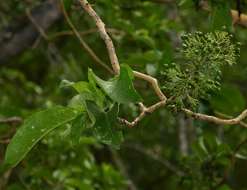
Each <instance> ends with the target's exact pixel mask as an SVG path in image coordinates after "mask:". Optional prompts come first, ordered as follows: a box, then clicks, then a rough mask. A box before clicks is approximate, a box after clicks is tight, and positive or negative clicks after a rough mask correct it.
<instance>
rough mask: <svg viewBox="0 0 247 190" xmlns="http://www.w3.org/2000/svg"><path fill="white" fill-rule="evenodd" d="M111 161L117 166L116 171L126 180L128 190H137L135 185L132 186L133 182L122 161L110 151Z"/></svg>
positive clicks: (116, 154) (113, 151)
mask: <svg viewBox="0 0 247 190" xmlns="http://www.w3.org/2000/svg"><path fill="white" fill-rule="evenodd" d="M110 152H111V155H112V158H113V161H114V162H115V164H116V165H117V167H118V169H119V170H120V172H121V173H122V175H123V176H124V177H125V178H126V179H127V180H128V187H129V190H137V187H136V185H135V184H134V182H133V181H132V180H131V178H130V176H129V174H128V172H127V170H126V168H125V166H124V163H123V161H122V160H121V158H120V157H119V155H118V153H117V152H116V151H115V150H113V149H110Z"/></svg>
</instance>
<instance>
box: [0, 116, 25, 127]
mask: <svg viewBox="0 0 247 190" xmlns="http://www.w3.org/2000/svg"><path fill="white" fill-rule="evenodd" d="M22 122H23V120H22V118H20V117H9V118H0V124H9V125H17V124H21V123H22Z"/></svg>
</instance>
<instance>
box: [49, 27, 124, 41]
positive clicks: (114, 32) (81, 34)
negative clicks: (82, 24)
mask: <svg viewBox="0 0 247 190" xmlns="http://www.w3.org/2000/svg"><path fill="white" fill-rule="evenodd" d="M106 31H107V32H109V33H110V34H119V35H124V34H125V32H124V31H121V30H117V29H115V28H106ZM95 32H98V29H97V28H92V29H89V30H86V31H78V33H79V34H80V36H84V35H88V34H92V33H95ZM72 35H75V33H74V32H73V31H72V30H69V31H60V32H56V33H55V34H52V35H50V36H49V40H53V39H54V38H58V37H62V36H72Z"/></svg>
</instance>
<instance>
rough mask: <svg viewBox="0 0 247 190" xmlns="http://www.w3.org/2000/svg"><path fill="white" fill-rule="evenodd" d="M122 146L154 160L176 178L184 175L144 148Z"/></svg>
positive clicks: (166, 161) (169, 163)
mask: <svg viewBox="0 0 247 190" xmlns="http://www.w3.org/2000/svg"><path fill="white" fill-rule="evenodd" d="M123 146H124V147H126V148H129V149H133V150H136V151H138V152H139V153H142V154H144V155H146V156H148V157H149V158H152V159H153V160H155V161H157V162H159V163H160V164H162V165H163V166H165V167H166V168H167V169H168V170H170V171H172V172H174V173H175V174H176V175H177V176H184V175H185V173H184V172H183V171H181V170H180V169H179V168H177V167H176V166H174V165H173V164H172V163H171V162H170V161H168V160H166V159H164V158H163V157H162V158H160V156H158V155H157V154H155V153H154V152H152V151H150V150H146V149H145V148H143V147H142V146H140V145H133V144H131V145H129V144H124V145H123Z"/></svg>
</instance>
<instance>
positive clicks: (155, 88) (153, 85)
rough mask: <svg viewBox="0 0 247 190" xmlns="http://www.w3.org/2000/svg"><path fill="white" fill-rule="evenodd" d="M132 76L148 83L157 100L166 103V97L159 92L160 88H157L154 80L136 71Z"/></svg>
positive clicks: (156, 82) (157, 85)
mask: <svg viewBox="0 0 247 190" xmlns="http://www.w3.org/2000/svg"><path fill="white" fill-rule="evenodd" d="M134 76H135V77H137V78H140V79H143V80H145V81H147V82H149V83H150V84H151V85H152V87H153V89H154V91H155V93H156V94H157V96H158V97H159V99H160V100H161V101H166V100H167V98H166V96H165V95H164V94H163V92H162V91H161V90H160V87H159V84H158V81H157V79H156V78H154V77H151V76H149V75H146V74H143V73H140V72H138V71H134Z"/></svg>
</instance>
